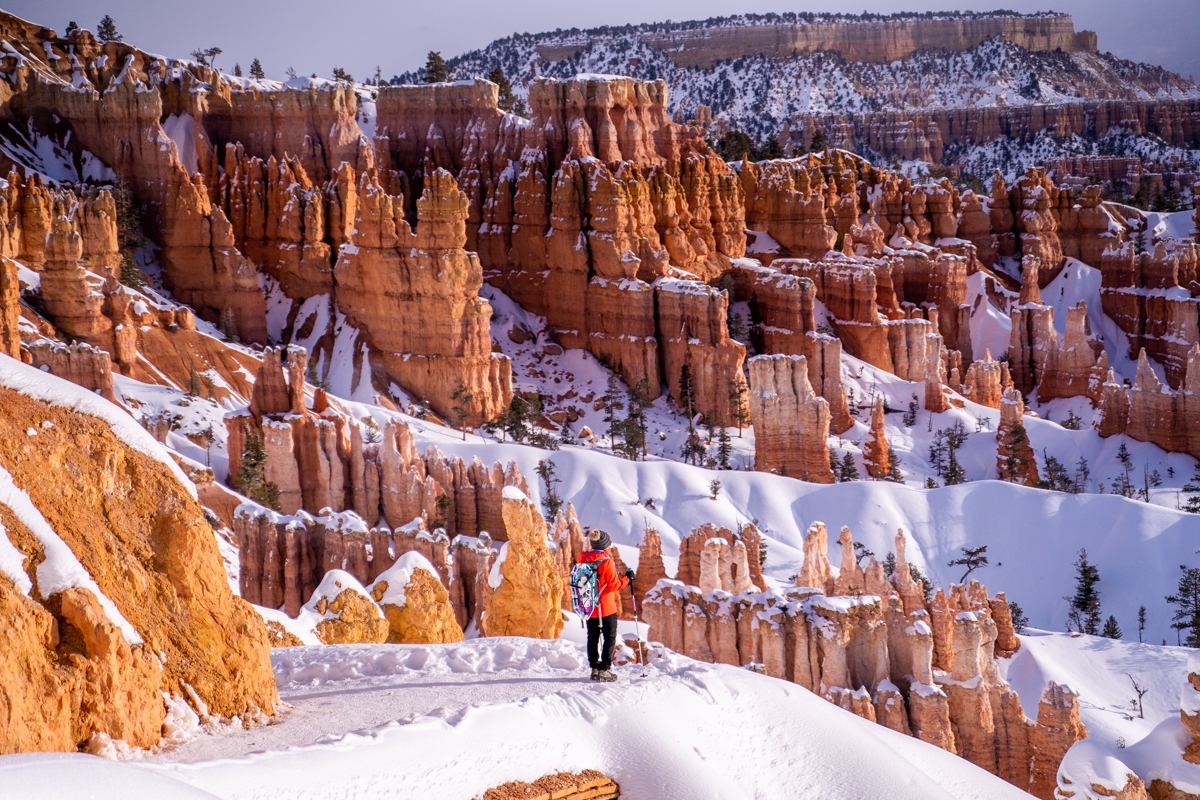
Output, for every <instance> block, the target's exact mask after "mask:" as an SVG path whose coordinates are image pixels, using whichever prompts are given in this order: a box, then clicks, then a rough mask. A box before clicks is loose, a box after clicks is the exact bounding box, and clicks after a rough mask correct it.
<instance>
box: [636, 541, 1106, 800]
mask: <svg viewBox="0 0 1200 800" xmlns="http://www.w3.org/2000/svg"><path fill="white" fill-rule="evenodd" d="M826 537H827V533H826V529H825V526H824V525H823V524H821V523H814V524H813V525H812V527H811V528H810V529H809V532H808V534H807V535H806V536H805V540H804V562H803V565H802V571H801V573H800V574H799V575H798V576H797V579H796V586H795V587H791V588H788V589H785V590H783V591H776V590H768V591H765V592H757V591H755V590H754V589H753V588H752V589H749V590H744V591H741V592H731V591H730V590H729V586H730V583H729V582H728V575H727V573H726V569H727V567H726V558H727V556H728V554H729V551H730V547H729V543H728V541H727V539H726V538H724V537H712V536H711V534H710V532H709V531H706V530H705V529H703V528H702V529H699V530H697V531H696V532H694V533H693V534H692V535H691V536H690V537H687V538H686V539H685V540H684V544H685V545H686V546H681V550H680V561H679V576H678V578H679V579H678V580H671V579H669V578H664V579H661V580H660V581H659V582H658V583H657V585H656V586H655V588H654V589H653V590H652V591H650V592H649V594H647V596H646V602H645V605H644V608H643V613H644V615H645V619H646V621H647V622H648V623H649V624H650V629H651V631H653V632H654V634H653V635H654V638H655V639H656V640H658V641H659V642H661V643H662V644H663V645H664V646H666V647H667V648H669V649H673V650H676V651H678V652H681V653H683V654H685V655H688V656H690V657H692V658H696V659H699V660H702V661H710V662H717V663H728V664H740V665H742V666H749V665H757V666H756V667H755V668H756V669H758V670H760V671H762V672H765V673H766V674H767V675H770V676H773V677H777V678H782V679H785V680H790V681H792V682H794V683H798V684H800V685H802V686H804V687H806V688H808V689H809V690H811V691H813V692H816V693H818V694H820V695H821V696H823V697H825V698H826V699H827V700H829V701H830V702H832V703H834V704H836V705H839V706H841V707H842V708H845V709H846V710H848V711H850V712H851V713H855V714H858V715H859V716H862V717H864V718H866V719H870V720H872V721H874V722H877V723H879V724H881V725H885V726H887V727H890V728H892V729H893V730H896V731H899V732H901V733H906V734H909V735H912V736H915V737H917V738H920V739H922V740H923V741H926V742H929V743H931V744H934V745H936V746H939V747H942V748H944V749H946V750H949V751H950V752H952V753H957V754H958V755H960V756H962V757H963V758H966V759H967V760H969V761H971V762H972V763H974V764H976V765H978V766H980V767H982V768H984V769H987V770H988V771H989V772H992V773H993V774H996V775H999V776H1001V777H1002V778H1004V779H1005V780H1007V781H1009V782H1010V783H1013V784H1014V785H1016V786H1019V787H1021V788H1023V789H1028V790H1030V791H1033V792H1034V793H1035V794H1038V796H1040V797H1044V798H1050V795H1048V794H1045V793H1044V789H1045V787H1044V785H1043V784H1044V777H1045V775H1046V774H1052V772H1049V773H1048V772H1047V771H1048V770H1049V769H1050V767H1051V766H1052V765H1057V764H1058V763H1059V761H1061V759H1062V756H1063V754H1064V753H1065V752H1066V750H1067V748H1069V747H1070V746H1071V745H1072V744H1074V742H1076V741H1077V740H1078V739H1079V738H1081V737H1083V736H1086V731H1084V730H1083V727H1082V725H1080V724H1079V716H1078V714H1079V706H1078V702H1077V698H1076V697H1075V696H1074V695H1073V694H1070V693H1069V692H1064V691H1062V690H1061V689H1059V688H1058V687H1055V686H1054V685H1053V684H1052V685H1051V687H1050V689H1048V691H1047V694H1046V696H1045V697H1044V698H1043V702H1042V705H1041V707H1040V710H1039V715H1038V720H1037V721H1036V722H1030V721H1028V720H1026V719H1025V715H1024V713H1023V712H1022V710H1021V705H1020V701H1019V699H1018V698H1017V696H1016V694H1015V693H1014V692H1013V691H1012V690H1011V689H1010V688H1009V686H1008V684H1007V683H1005V682H1004V681H1003V679H1001V677H1000V673H999V670H998V668H997V665H996V661H995V659H996V657H997V655H998V654H1000V655H1003V654H1006V653H1007V654H1011V653H1012V652H1013V650H1012V649H1011V648H1014V647H1019V646H1020V645H1019V641H1018V640H1016V638H1015V636H1014V634H1013V631H1012V623H1011V618H1010V615H1009V614H1008V604H1007V600H1005V599H1004V597H1003V595H998V596H997V597H995V598H989V597H988V594H987V590H986V589H985V588H984V587H983V586H981V585H980V584H979V583H977V582H972V583H971V584H970V585H969V586H953V587H951V589H950V592H949V593H948V594H947V593H945V592H942V591H939V592H938V594H937V596H936V597H935V598H934V599H933V601H932V602H931V603H928V604H927V603H926V601H925V599H924V596H923V594H922V592H921V589H920V588H919V586H917V585H916V584H915V582H914V581H913V580H912V578H911V576H910V575H909V572H908V565H907V562H906V560H905V557H904V541H905V539H904V534H903V532H901V533H900V534H899V535H898V536H897V540H896V541H897V558H896V563H897V569H896V570H895V572H894V573H893V575H892V577H891V578H890V579H889V578H888V577H886V576H885V574H884V570H883V567H882V565H881V564H880V563H879V562H877V561H875V559H874V558H872V559H871V560H870V562H869V563H868V565H867V567H866V569H862V568H861V567H860V566H859V564H858V560H857V558H856V557H855V554H854V548H853V536H852V534H851V532H850V531H849V529H846V528H843V529H842V532H841V534H840V536H839V543H840V544H841V550H842V568H841V570H840V571H839V573H838V574H837V576H836V578H835V577H833V575H832V568H831V567H830V565H829V561H828V558H827V556H826V547H827V540H826ZM689 541H691V542H693V544H692V545H688V544H687V543H688V542H689ZM685 556H686V557H685ZM692 579H696V581H697V582H696V583H689V581H691V580H692ZM993 609H996V610H998V611H999V612H1000V613H999V614H995V613H994V611H993ZM1001 640H1003V643H1004V644H1003V646H1002V647H997V644H998V643H999V642H1000V641H1001ZM1014 642H1015V644H1014Z"/></svg>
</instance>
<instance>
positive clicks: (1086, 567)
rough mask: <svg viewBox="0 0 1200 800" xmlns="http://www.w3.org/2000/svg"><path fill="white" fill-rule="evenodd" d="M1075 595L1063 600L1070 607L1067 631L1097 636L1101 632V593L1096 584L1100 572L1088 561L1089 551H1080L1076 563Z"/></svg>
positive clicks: (1098, 580)
mask: <svg viewBox="0 0 1200 800" xmlns="http://www.w3.org/2000/svg"><path fill="white" fill-rule="evenodd" d="M1074 566H1075V594H1074V595H1072V596H1070V597H1065V598H1063V599H1064V600H1066V601H1067V602H1068V603H1069V604H1070V606H1071V611H1070V613H1069V614H1068V615H1067V629H1068V630H1071V629H1074V630H1076V631H1078V632H1079V633H1086V634H1089V635H1091V636H1095V635H1096V634H1098V633H1099V632H1100V592H1099V591H1098V590H1097V589H1096V584H1097V583H1099V582H1100V570H1098V569H1096V565H1095V564H1092V563H1091V562H1089V561H1088V555H1087V550H1086V549H1084V550H1080V551H1079V558H1078V559H1077V560H1076V561H1075V565H1074Z"/></svg>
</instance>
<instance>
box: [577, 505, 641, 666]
mask: <svg viewBox="0 0 1200 800" xmlns="http://www.w3.org/2000/svg"><path fill="white" fill-rule="evenodd" d="M610 547H612V539H610V538H609V536H608V534H607V533H605V532H604V531H602V530H600V529H598V528H597V529H595V530H592V531H591V532H590V533H589V534H588V548H589V549H587V550H584V551H583V552H582V553H580V554H579V563H580V564H595V565H596V567H595V568H596V587H597V594H598V595H599V602H598V603H596V605H595V608H594V609H593V610H592V614H591V616H590V617H589V618H588V621H587V645H588V664H589V665H591V667H592V680H594V681H601V682H604V683H611V682H612V681H615V680H616V679H617V676H616V674H615V673H614V672H613V671H612V669H611V668H612V657H613V648H614V647H616V644H617V603H618V598H617V592H619V591H621V590H622V589H624V588H625V587H626V586H628V585H629V583H630V581H632V580H633V570H631V569H627V570H625V574H624V575H622V576H620V577H618V576H617V568H616V565H614V564H613V560H612V559H611V558H609V556H608V548H610ZM601 634H603V636H604V646H603V647H601V646H600V636H601Z"/></svg>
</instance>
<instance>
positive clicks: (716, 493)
mask: <svg viewBox="0 0 1200 800" xmlns="http://www.w3.org/2000/svg"><path fill="white" fill-rule="evenodd" d="M720 496H721V480H720V478H713V479H712V480H711V481H710V482H709V484H708V498H709V499H710V500H716V499H717V498H718V497H720Z"/></svg>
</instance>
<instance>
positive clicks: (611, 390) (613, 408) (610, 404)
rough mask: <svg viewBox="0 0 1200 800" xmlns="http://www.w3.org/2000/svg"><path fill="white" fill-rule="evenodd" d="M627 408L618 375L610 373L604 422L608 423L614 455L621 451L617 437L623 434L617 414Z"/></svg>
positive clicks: (609, 439) (606, 389)
mask: <svg viewBox="0 0 1200 800" xmlns="http://www.w3.org/2000/svg"><path fill="white" fill-rule="evenodd" d="M623 408H625V404H624V403H622V402H621V391H620V387H618V385H617V374H616V373H615V372H610V373H609V374H608V385H607V386H606V387H605V389H604V421H605V422H606V423H608V441H609V447H610V448H611V449H612V451H613V453H616V452H617V450H618V449H619V448H618V446H617V435H618V434H619V433H620V432H621V427H622V425H621V420H620V419H619V418H618V417H617V412H618V411H620V410H621V409H623Z"/></svg>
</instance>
